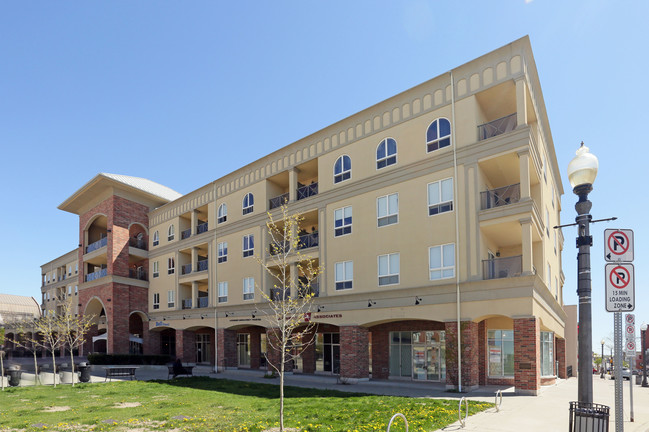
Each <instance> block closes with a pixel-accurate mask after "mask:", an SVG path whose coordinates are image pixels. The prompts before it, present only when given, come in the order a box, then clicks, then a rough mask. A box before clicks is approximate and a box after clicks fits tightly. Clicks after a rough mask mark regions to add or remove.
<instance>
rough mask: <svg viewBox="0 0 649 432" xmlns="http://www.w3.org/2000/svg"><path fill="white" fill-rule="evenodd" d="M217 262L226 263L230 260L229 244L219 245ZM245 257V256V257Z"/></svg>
mask: <svg viewBox="0 0 649 432" xmlns="http://www.w3.org/2000/svg"><path fill="white" fill-rule="evenodd" d="M217 254H218V258H217V261H218V262H220V263H223V262H226V261H227V260H228V243H227V242H222V243H219V244H218V245H217ZM244 256H245V255H244Z"/></svg>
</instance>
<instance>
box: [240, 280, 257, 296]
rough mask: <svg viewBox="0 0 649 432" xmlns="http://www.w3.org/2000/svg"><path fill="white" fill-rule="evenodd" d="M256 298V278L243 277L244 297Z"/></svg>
mask: <svg viewBox="0 0 649 432" xmlns="http://www.w3.org/2000/svg"><path fill="white" fill-rule="evenodd" d="M254 298H255V278H251V277H247V278H244V279H243V299H244V300H252V299H254Z"/></svg>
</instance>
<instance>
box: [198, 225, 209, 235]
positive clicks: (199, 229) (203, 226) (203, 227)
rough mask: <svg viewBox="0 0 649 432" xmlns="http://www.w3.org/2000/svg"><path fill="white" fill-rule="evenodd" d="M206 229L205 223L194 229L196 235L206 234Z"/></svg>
mask: <svg viewBox="0 0 649 432" xmlns="http://www.w3.org/2000/svg"><path fill="white" fill-rule="evenodd" d="M207 229H208V227H207V222H203V223H201V224H198V226H197V227H196V234H203V233H204V232H207Z"/></svg>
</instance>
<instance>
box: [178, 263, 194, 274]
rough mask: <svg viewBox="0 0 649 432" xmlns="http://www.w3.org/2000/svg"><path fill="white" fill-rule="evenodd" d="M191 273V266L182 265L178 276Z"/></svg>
mask: <svg viewBox="0 0 649 432" xmlns="http://www.w3.org/2000/svg"><path fill="white" fill-rule="evenodd" d="M191 272H192V265H191V264H184V265H182V266H181V267H180V274H184V275H185V274H190V273H191Z"/></svg>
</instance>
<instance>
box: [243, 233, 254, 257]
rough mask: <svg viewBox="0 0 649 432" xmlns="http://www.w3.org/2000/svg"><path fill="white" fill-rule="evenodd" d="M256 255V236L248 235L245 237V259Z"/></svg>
mask: <svg viewBox="0 0 649 432" xmlns="http://www.w3.org/2000/svg"><path fill="white" fill-rule="evenodd" d="M254 253H255V236H253V235H252V234H248V235H247V236H243V257H244V258H245V257H249V256H252V255H253V254H254Z"/></svg>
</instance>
